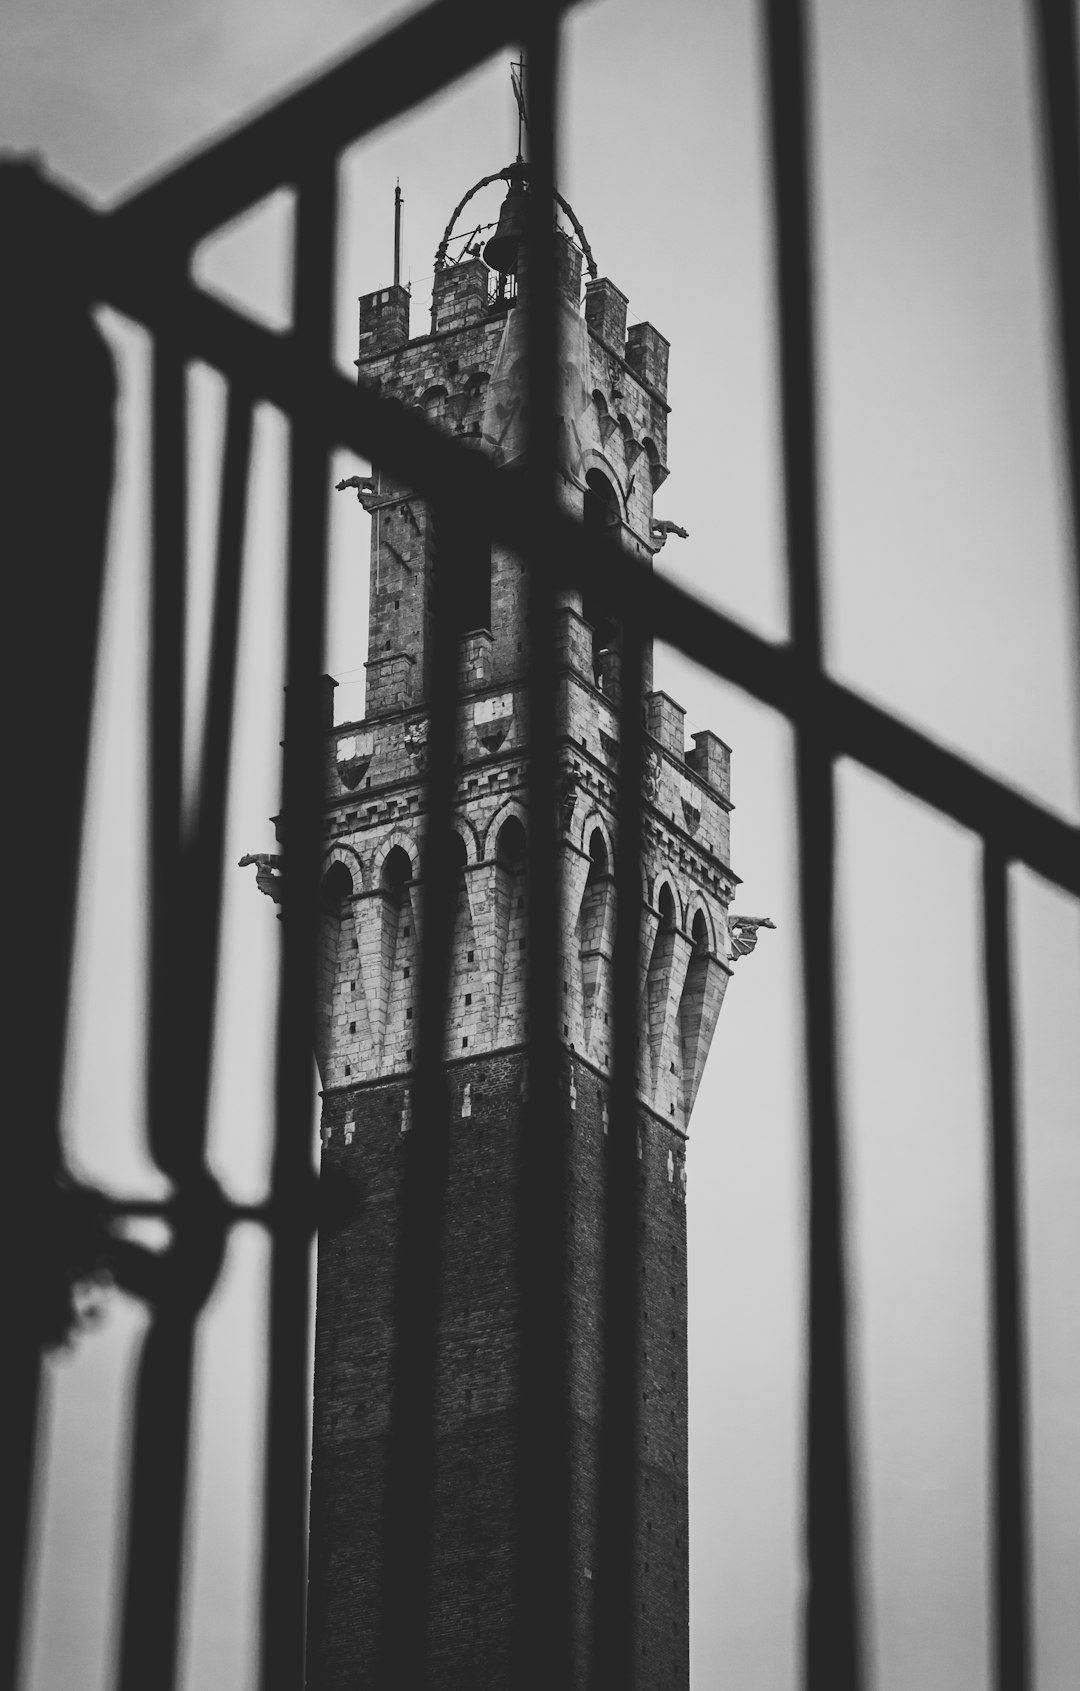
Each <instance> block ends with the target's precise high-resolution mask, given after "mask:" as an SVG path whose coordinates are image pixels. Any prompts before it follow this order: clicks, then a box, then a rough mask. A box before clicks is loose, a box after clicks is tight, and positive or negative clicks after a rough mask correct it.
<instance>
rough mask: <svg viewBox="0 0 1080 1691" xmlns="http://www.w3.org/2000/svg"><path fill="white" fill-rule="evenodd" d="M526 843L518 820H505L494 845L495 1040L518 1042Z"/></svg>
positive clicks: (523, 992)
mask: <svg viewBox="0 0 1080 1691" xmlns="http://www.w3.org/2000/svg"><path fill="white" fill-rule="evenodd" d="M527 876H528V840H527V839H526V835H525V829H524V826H523V824H522V822H521V819H520V818H519V817H517V816H508V817H507V819H506V821H505V822H504V823H503V825H502V827H501V828H500V829H499V833H498V837H497V838H496V841H495V930H496V941H495V950H496V957H497V958H499V959H501V964H499V963H497V964H496V970H497V980H496V990H497V994H498V1030H497V1037H498V1039H499V1040H500V1041H501V1040H503V1039H516V1038H520V1037H521V1036H522V1034H523V1033H524V1005H525V998H526V983H527V974H528V958H527V946H528V920H529V912H528V898H527V892H528V889H527Z"/></svg>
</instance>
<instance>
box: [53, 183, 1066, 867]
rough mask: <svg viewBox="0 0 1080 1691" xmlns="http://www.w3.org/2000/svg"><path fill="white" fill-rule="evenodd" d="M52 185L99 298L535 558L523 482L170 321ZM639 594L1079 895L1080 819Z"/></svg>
mask: <svg viewBox="0 0 1080 1691" xmlns="http://www.w3.org/2000/svg"><path fill="white" fill-rule="evenodd" d="M53 192H54V193H55V194H56V196H57V215H58V216H62V217H63V218H64V219H65V221H66V222H67V224H68V228H69V232H70V239H71V240H72V241H74V242H77V244H78V247H79V249H80V250H81V252H82V254H83V256H84V259H85V262H86V264H87V267H88V270H89V273H90V278H91V280H92V282H93V285H94V286H95V287H96V289H97V290H99V297H101V298H104V299H107V300H108V301H109V302H110V303H111V304H113V305H115V306H116V308H117V309H118V310H121V311H125V312H127V313H128V314H129V315H131V316H132V317H134V318H135V319H136V321H138V322H142V323H144V324H146V326H147V327H149V328H151V329H156V328H157V327H159V326H162V325H164V324H166V323H168V324H169V325H170V326H171V328H172V330H173V332H174V334H175V335H176V336H177V338H178V340H179V341H180V342H181V343H182V345H183V348H184V352H185V354H186V356H188V357H190V358H201V359H203V360H205V361H206V362H207V363H209V364H211V365H212V366H213V367H214V368H215V369H220V370H222V371H223V372H224V373H225V374H226V375H227V376H229V377H230V378H232V379H237V380H240V381H242V382H243V383H245V384H246V385H247V386H248V388H249V391H251V393H252V396H253V398H258V399H266V400H268V401H269V402H270V403H271V404H274V405H277V406H279V407H280V408H281V409H282V410H284V411H287V412H289V413H290V414H292V415H298V416H303V418H304V421H305V425H306V426H307V427H308V428H310V429H311V430H312V431H314V432H316V433H318V434H319V435H320V436H322V437H323V438H325V439H326V441H327V442H328V444H330V445H340V446H345V447H349V448H350V449H352V450H353V451H355V452H358V453H360V454H361V455H362V456H365V457H368V458H370V457H371V456H372V455H376V456H378V458H379V461H380V462H381V463H382V464H383V465H384V466H385V467H386V469H387V470H388V471H390V472H391V473H392V474H394V475H396V476H398V477H400V478H401V479H402V480H403V481H405V482H406V483H407V484H408V485H411V486H415V487H416V488H417V491H418V492H420V493H421V494H423V495H424V496H425V497H432V498H437V497H439V496H440V495H445V496H446V497H449V498H453V497H454V494H455V490H462V489H464V490H467V492H468V494H469V497H470V499H471V500H472V501H473V502H475V503H476V504H477V506H478V507H479V506H484V507H485V508H487V509H488V510H489V511H490V513H491V520H492V527H493V533H494V534H495V536H496V538H498V539H501V540H503V541H505V542H506V543H507V544H510V545H513V546H516V547H518V548H519V549H521V550H522V552H523V553H524V551H525V550H526V548H527V546H528V542H529V537H530V525H529V521H528V518H527V516H526V514H525V512H524V510H523V507H522V504H521V501H520V500H519V498H518V496H517V493H516V489H515V488H514V486H513V485H512V478H509V477H506V476H504V475H500V473H499V472H498V471H497V470H496V469H494V467H493V466H491V465H488V464H486V463H484V462H483V461H482V460H481V458H480V455H479V454H478V453H475V452H470V451H468V449H466V448H463V447H461V446H458V445H456V444H455V442H454V441H453V440H451V439H448V438H447V437H446V436H445V435H441V434H440V433H439V432H438V430H437V429H435V428H434V427H433V426H432V425H430V424H428V423H426V422H425V421H424V420H423V419H422V418H420V417H417V416H415V415H412V414H410V413H409V412H407V411H406V410H405V408H404V407H402V406H400V405H396V404H394V403H393V402H392V401H389V400H384V399H380V398H379V397H378V396H377V395H375V394H374V393H372V392H370V391H369V390H365V389H364V388H363V387H362V386H361V387H360V388H357V386H356V385H355V384H354V383H352V382H350V381H347V380H346V378H345V377H344V376H341V375H339V374H338V373H337V372H336V371H333V370H332V369H329V368H327V369H326V370H325V372H324V373H323V375H322V376H321V377H319V378H314V377H311V376H310V373H308V374H305V367H304V363H303V360H302V358H301V357H300V356H299V354H298V350H297V346H296V343H295V337H292V336H281V335H275V334H272V333H270V332H269V331H268V330H265V329H263V328H262V327H260V326H259V325H258V324H256V323H253V322H251V321H250V319H248V318H245V317H243V316H242V315H241V314H240V313H238V312H235V311H232V310H231V309H230V308H229V307H228V306H226V305H224V304H222V303H220V302H219V301H217V300H214V299H212V298H210V297H209V296H208V295H205V294H201V293H200V292H199V290H198V289H196V288H194V287H193V286H190V285H189V286H188V287H186V288H185V289H183V290H182V291H180V292H178V294H177V296H176V306H175V311H174V313H173V315H172V317H171V318H170V316H169V311H168V306H167V297H168V296H167V294H166V291H165V290H164V288H163V286H162V284H161V281H160V278H159V277H158V276H157V275H155V273H154V272H153V271H152V270H150V269H149V268H148V267H143V266H140V265H139V264H138V263H137V262H135V261H132V262H129V261H128V258H129V255H128V253H127V246H126V243H125V244H123V245H118V246H116V247H113V245H112V243H111V241H110V239H109V235H108V231H109V228H110V223H109V220H108V219H107V218H101V217H98V216H97V215H96V214H94V213H92V212H89V211H87V209H86V208H85V207H84V206H83V205H81V204H80V202H79V201H78V200H76V199H74V198H73V197H71V196H69V195H67V194H65V193H63V191H61V190H58V189H56V190H53ZM554 520H555V535H556V539H557V544H556V547H555V551H554V554H553V556H552V558H551V560H550V563H549V567H550V568H551V569H553V570H554V571H555V573H556V580H557V583H558V584H559V585H566V584H568V583H570V582H575V583H577V584H578V585H583V584H585V583H587V582H589V581H592V582H599V581H603V583H604V586H605V591H607V592H608V594H609V596H610V598H611V601H612V604H613V605H614V606H617V605H618V603H619V600H620V597H621V595H622V592H623V590H624V583H623V577H624V573H625V572H626V571H630V570H641V568H642V565H641V563H640V561H639V560H637V559H634V558H631V557H629V555H628V554H625V553H623V552H621V551H620V550H619V549H618V547H616V546H615V545H613V544H605V543H603V542H600V543H597V544H596V546H595V547H592V543H591V542H590V543H589V544H588V545H587V544H586V543H585V541H584V539H583V537H582V535H581V533H580V531H579V527H578V525H577V524H576V523H575V522H574V520H573V519H572V518H570V517H567V516H565V515H563V514H559V515H557V516H556V518H555V519H554ZM641 593H642V596H643V603H644V614H645V615H646V617H647V618H648V621H649V625H650V627H651V628H652V630H653V633H654V636H655V638H656V639H658V640H664V641H666V642H667V643H668V644H670V645H672V646H674V647H675V648H676V649H677V650H678V651H680V652H682V653H684V654H685V655H686V656H687V657H689V658H691V659H692V660H693V661H694V662H696V663H700V664H701V665H702V666H703V667H705V668H707V669H709V670H710V671H712V673H714V674H717V675H721V676H723V677H724V678H725V679H726V680H728V681H731V682H732V683H734V684H735V685H736V686H738V687H741V688H743V689H744V690H745V691H746V692H748V693H749V694H750V695H751V697H753V698H756V699H759V700H760V701H761V702H762V703H764V704H767V705H770V706H772V707H773V708H774V709H776V710H779V711H780V712H782V714H783V715H785V716H788V717H791V718H794V717H795V716H797V715H798V716H803V717H805V716H807V714H812V715H813V716H815V717H816V719H817V721H818V725H819V729H820V731H821V732H823V733H824V734H825V735H826V737H827V739H828V742H829V744H830V745H831V746H832V748H833V750H834V752H835V754H836V755H837V756H846V757H851V758H854V759H855V760H856V761H857V762H860V763H862V764H864V765H865V767H866V768H868V769H872V770H874V771H875V773H877V774H879V775H882V776H884V777H885V778H886V779H887V780H889V781H892V782H894V783H895V784H896V785H897V786H898V787H900V788H901V789H902V790H903V791H904V792H907V793H909V794H910V795H911V796H912V797H913V798H918V799H920V800H921V801H922V802H923V803H925V804H929V805H931V806H933V807H934V808H935V809H936V810H939V811H941V813H942V814H943V815H945V816H948V817H950V818H951V820H953V821H954V822H956V823H957V824H959V826H961V827H963V828H968V829H971V830H972V831H973V832H975V833H978V834H980V835H985V834H987V833H993V834H994V836H995V837H996V838H997V839H998V840H999V842H1000V844H1001V846H1002V849H1003V850H1004V851H1005V852H1006V853H1007V855H1008V856H1009V858H1010V859H1012V860H1013V861H1017V862H1023V863H1026V864H1027V865H1028V867H1029V868H1032V869H1034V870H1036V871H1037V872H1038V873H1039V874H1041V875H1044V876H1045V877H1046V878H1047V879H1048V880H1050V881H1052V882H1053V883H1054V884H1055V885H1057V886H1060V887H1063V888H1064V889H1065V890H1066V891H1068V892H1073V893H1080V867H1078V864H1080V851H1078V844H1080V836H1078V832H1077V830H1076V828H1075V827H1071V826H1070V825H1069V824H1068V823H1066V822H1064V821H1063V820H1062V819H1060V818H1058V817H1056V816H1054V815H1053V814H1052V813H1051V812H1049V811H1047V810H1045V809H1044V808H1043V807H1042V806H1040V805H1038V804H1036V803H1034V802H1033V801H1032V800H1031V799H1028V798H1027V797H1025V796H1024V795H1023V794H1021V793H1018V792H1016V791H1015V789H1013V788H1011V787H1009V786H1007V785H1006V784H1005V783H1004V782H1002V781H999V780H996V779H995V778H994V777H993V776H992V775H989V774H987V773H986V772H985V771H983V770H981V769H979V768H978V766H977V765H976V764H973V763H972V762H971V761H970V760H969V759H967V758H964V757H963V756H961V755H959V754H958V753H956V752H952V751H949V750H947V749H946V748H945V747H943V746H940V745H938V744H937V743H936V742H935V741H933V740H931V739H930V738H929V737H928V736H927V735H925V734H922V733H920V732H919V730H918V729H916V728H913V727H911V726H909V725H908V724H907V723H905V722H903V721H902V720H901V719H900V718H898V717H896V716H895V715H893V714H892V713H891V712H889V711H887V710H885V709H884V708H883V707H881V706H879V705H875V704H872V703H871V702H870V701H869V700H867V699H864V698H862V697H861V696H860V695H859V694H857V693H854V692H852V691H851V689H850V688H847V687H845V686H843V685H842V684H841V683H840V682H838V681H835V680H832V679H831V678H830V677H828V676H827V675H819V674H816V673H811V674H810V675H807V674H805V673H804V672H802V671H801V669H800V666H799V664H798V662H797V660H796V656H795V653H794V651H793V649H792V648H791V647H790V646H787V645H777V644H775V643H773V642H772V641H769V640H765V639H763V638H762V637H761V636H760V635H757V634H754V633H753V632H752V631H751V630H749V629H747V628H744V627H742V626H741V625H740V624H739V623H737V622H736V621H735V620H734V619H733V618H731V617H728V616H725V615H724V613H723V612H722V611H719V610H716V609H715V608H714V607H712V606H710V605H707V604H703V603H702V602H701V601H700V600H698V599H696V598H694V596H693V595H692V594H690V593H688V592H686V591H685V590H684V589H682V588H680V587H678V586H677V585H676V584H675V583H674V582H671V581H667V580H665V579H664V578H663V577H661V576H657V575H649V577H648V579H647V581H646V582H645V583H644V584H643V586H642V587H641Z"/></svg>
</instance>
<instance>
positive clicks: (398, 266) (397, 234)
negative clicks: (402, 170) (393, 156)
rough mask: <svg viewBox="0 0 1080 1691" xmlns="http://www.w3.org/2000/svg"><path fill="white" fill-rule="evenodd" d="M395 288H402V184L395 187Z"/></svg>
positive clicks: (399, 183) (398, 183)
mask: <svg viewBox="0 0 1080 1691" xmlns="http://www.w3.org/2000/svg"><path fill="white" fill-rule="evenodd" d="M394 286H395V288H398V287H400V286H401V182H400V180H399V181H398V182H397V184H396V185H395V187H394Z"/></svg>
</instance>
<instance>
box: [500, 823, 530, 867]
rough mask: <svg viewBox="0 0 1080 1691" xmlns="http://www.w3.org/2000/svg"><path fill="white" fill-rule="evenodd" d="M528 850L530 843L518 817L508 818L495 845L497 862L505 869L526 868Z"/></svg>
mask: <svg viewBox="0 0 1080 1691" xmlns="http://www.w3.org/2000/svg"><path fill="white" fill-rule="evenodd" d="M527 850H528V841H527V840H526V838H525V829H524V828H523V827H522V824H521V821H520V819H519V818H518V817H517V816H508V817H507V819H506V821H505V822H504V823H503V825H502V827H501V828H500V829H499V838H498V840H497V842H496V845H495V859H496V862H497V863H498V864H499V866H500V868H503V869H510V870H517V869H521V868H524V866H525V854H526V852H527Z"/></svg>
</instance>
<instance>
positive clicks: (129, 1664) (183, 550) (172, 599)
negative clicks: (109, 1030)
mask: <svg viewBox="0 0 1080 1691" xmlns="http://www.w3.org/2000/svg"><path fill="white" fill-rule="evenodd" d="M186 398H187V396H186V391H185V370H184V363H183V359H182V357H181V355H180V353H179V350H178V348H177V346H176V345H175V343H173V342H172V341H171V340H170V339H169V337H168V334H167V332H163V333H162V334H160V335H159V336H158V338H157V340H156V341H155V343H154V356H153V393H152V401H151V403H152V469H151V474H152V480H153V489H152V500H153V504H152V511H153V518H152V520H153V562H152V576H151V581H152V589H151V611H150V617H151V655H150V666H149V683H150V793H149V799H150V830H149V835H150V877H149V878H150V968H151V983H150V1016H149V1037H148V1045H149V1052H148V1065H149V1066H148V1073H147V1112H148V1119H147V1136H148V1139H149V1142H150V1150H151V1154H152V1156H153V1158H154V1161H155V1162H156V1163H157V1165H158V1167H159V1168H160V1169H161V1170H162V1171H163V1172H164V1173H166V1174H168V1175H169V1176H170V1178H171V1179H172V1180H173V1181H174V1182H176V1183H178V1184H181V1185H182V1184H183V1183H185V1182H186V1181H187V1180H189V1179H190V1178H191V1176H192V1173H193V1170H194V1169H197V1168H198V1166H199V1165H200V1164H201V1145H198V1144H194V1145H192V1144H191V1143H190V1142H189V1140H188V1138H187V1135H186V1132H185V1129H186V1125H187V1124H186V1122H185V1120H184V1116H183V1112H182V1111H181V1110H179V1109H178V1108H177V1098H176V1087H175V1075H176V1066H175V1062H174V1058H175V1055H176V1048H177V1043H178V1040H179V1032H180V1026H181V1025H182V1024H181V1023H180V1022H178V1016H182V1014H183V1009H184V1005H185V1001H186V995H185V991H184V989H185V986H186V985H187V984H188V983H187V982H186V980H185V979H184V968H183V964H184V962H185V961H186V954H185V955H183V956H182V955H181V953H180V949H179V944H178V941H179V940H180V937H181V935H182V932H183V923H182V922H179V921H178V903H179V900H178V882H179V877H180V783H181V747H182V732H183V684H184V629H185V609H186V571H187V451H188V442H187V406H186ZM154 1290H155V1291H157V1292H161V1293H163V1291H164V1289H163V1288H160V1287H159V1288H156V1289H154ZM175 1290H176V1289H175V1288H174V1293H175ZM152 1303H153V1305H154V1315H153V1325H152V1326H151V1329H150V1332H149V1334H148V1335H147V1338H146V1342H145V1344H144V1347H143V1354H142V1359H141V1362H140V1368H139V1384H138V1390H137V1396H136V1410H135V1439H134V1451H133V1463H132V1478H131V1493H130V1502H129V1513H128V1535H127V1545H126V1555H127V1574H126V1580H125V1593H124V1612H123V1626H122V1635H121V1643H120V1659H119V1676H118V1682H119V1686H120V1688H121V1691H139V1688H140V1687H144V1686H146V1685H155V1686H160V1687H161V1688H162V1691H168V1688H169V1687H171V1686H172V1685H173V1684H174V1683H175V1676H176V1643H177V1627H178V1621H179V1607H180V1578H181V1568H182V1565H183V1530H184V1513H185V1498H186V1487H187V1465H188V1442H189V1433H190V1419H191V1361H192V1324H193V1320H194V1313H195V1306H194V1305H192V1304H190V1303H188V1302H186V1301H185V1300H184V1298H183V1297H182V1295H181V1296H176V1295H174V1296H172V1297H164V1296H161V1297H158V1296H155V1297H153V1298H152Z"/></svg>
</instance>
